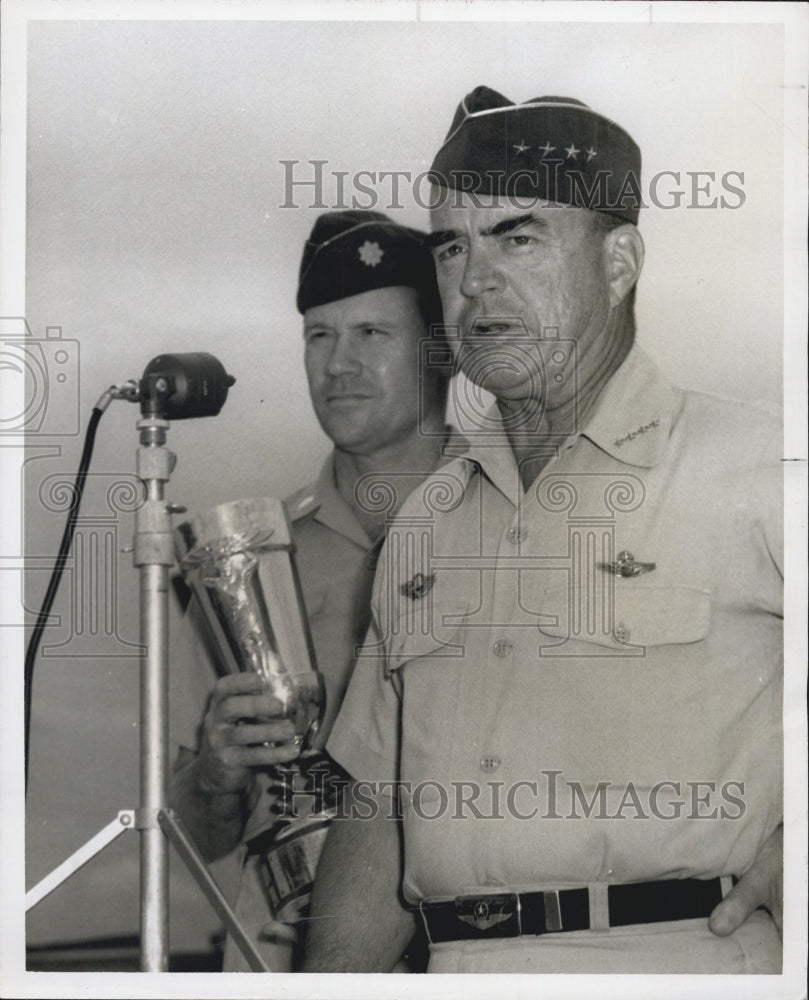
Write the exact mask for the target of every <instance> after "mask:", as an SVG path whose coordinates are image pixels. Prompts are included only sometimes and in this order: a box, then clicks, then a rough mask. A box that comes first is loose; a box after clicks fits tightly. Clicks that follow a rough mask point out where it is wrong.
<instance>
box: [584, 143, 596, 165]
mask: <svg viewBox="0 0 809 1000" xmlns="http://www.w3.org/2000/svg"><path fill="white" fill-rule="evenodd" d="M586 152H587V162H588V163H589V162H590V160H592V159H593V157H594V156H598V153H597V152H596V151H595V150H594V149H593V147H592V146H591V147H590V148H589V149H588V150H587V151H586Z"/></svg>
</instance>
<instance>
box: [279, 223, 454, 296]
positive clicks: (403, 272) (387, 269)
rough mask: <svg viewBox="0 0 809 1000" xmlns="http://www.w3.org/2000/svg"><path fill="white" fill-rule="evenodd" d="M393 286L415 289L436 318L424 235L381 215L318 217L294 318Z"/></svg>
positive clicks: (305, 252)
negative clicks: (297, 312) (314, 309)
mask: <svg viewBox="0 0 809 1000" xmlns="http://www.w3.org/2000/svg"><path fill="white" fill-rule="evenodd" d="M392 285H404V286H408V287H411V288H415V289H416V290H417V291H418V292H419V293H420V294H421V295H422V297H423V298H424V299H425V304H426V305H427V314H428V315H435V316H440V315H441V313H440V311H439V310H440V307H439V305H438V303H439V298H438V287H437V285H436V283H435V268H434V266H433V261H432V256H431V253H430V251H429V249H428V247H427V239H426V234H425V233H422V232H419V230H417V229H410V228H408V227H407V226H401V225H399V224H398V223H396V222H394V221H393V220H392V219H389V218H388V217H387V216H386V215H383V214H382V212H372V211H368V210H359V209H357V210H353V211H352V210H347V211H343V212H324V213H323V215H321V216H319V217H318V219H317V221H316V222H315V225H314V227H313V229H312V232H311V234H310V236H309V239H308V240H307V241H306V246H305V247H304V250H303V258H302V260H301V268H300V276H299V279H298V297H297V306H298V311H299V312H301V313H304V312H306V310H307V309H310V308H311V307H312V306H319V305H323V304H324V303H326V302H335V301H336V300H338V299H345V298H348V297H349V296H351V295H360V294H361V293H362V292H370V291H373V290H374V289H376V288H387V287H389V286H392Z"/></svg>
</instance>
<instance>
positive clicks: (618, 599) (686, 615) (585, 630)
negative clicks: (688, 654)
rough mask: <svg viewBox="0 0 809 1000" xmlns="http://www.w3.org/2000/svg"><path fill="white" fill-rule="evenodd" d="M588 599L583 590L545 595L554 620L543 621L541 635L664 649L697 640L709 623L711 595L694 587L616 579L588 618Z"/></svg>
mask: <svg viewBox="0 0 809 1000" xmlns="http://www.w3.org/2000/svg"><path fill="white" fill-rule="evenodd" d="M591 601H592V593H591V592H590V591H588V589H587V588H586V587H574V588H562V587H560V588H554V589H553V590H550V591H548V593H546V595H545V599H544V601H543V605H544V607H543V612H544V610H545V608H547V609H548V611H549V612H551V614H552V615H554V616H555V617H556V621H555V622H554V623H553V624H546V623H545V622H543V623H542V624H540V626H539V629H540V631H541V632H542V633H543V634H545V635H549V636H552V637H555V638H562V639H576V640H578V641H582V642H593V643H596V644H597V645H601V646H610V647H614V648H619V647H621V646H627V645H631V646H666V645H677V644H681V643H689V642H699V641H700V640H702V639H704V638H705V636H706V635H707V634H708V629H709V627H710V623H711V591H710V590H702V589H700V588H697V587H681V586H649V585H648V584H640V585H639V584H637V583H636V582H635V581H623V580H616V581H615V586H614V589H612V590H611V591H609V592H608V593H607V594H604V593H602V594H600V595H599V607H598V609H597V611H596V612H595V613H594V614H593V615H592V616H591V615H590V614H589V612H590V611H591V610H592V609H591V606H590V604H591ZM610 605H611V606H610ZM548 617H550V615H549V616H548Z"/></svg>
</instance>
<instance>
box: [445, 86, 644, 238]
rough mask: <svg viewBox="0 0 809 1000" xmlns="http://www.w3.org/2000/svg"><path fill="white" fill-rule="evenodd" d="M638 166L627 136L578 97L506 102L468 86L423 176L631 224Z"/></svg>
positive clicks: (636, 206) (636, 199)
mask: <svg viewBox="0 0 809 1000" xmlns="http://www.w3.org/2000/svg"><path fill="white" fill-rule="evenodd" d="M640 168H641V155H640V149H639V148H638V146H637V145H636V143H635V141H634V140H633V139H632V137H631V136H630V135H629V134H628V133H627V132H625V131H624V130H623V129H622V128H621V127H620V125H616V124H615V122H613V121H610V119H609V118H605V117H604V116H603V115H600V114H598V113H597V112H595V111H592V110H591V109H590V108H588V107H587V105H585V104H582V103H581V101H576V100H573V98H570V97H535V98H534V99H533V100H530V101H526V103H525V104H514V103H513V102H512V101H509V100H508V98H506V97H503V95H502V94H498V93H497V91H495V90H491V89H490V88H489V87H476V88H475V89H474V90H473V91H472V92H471V93H470V94H467V95H466V97H465V98H464V99H463V101H461V103H460V104H459V105H458V110H457V111H456V112H455V117H454V118H453V121H452V125H451V126H450V130H449V133H448V134H447V137H446V139H445V140H444V145H443V146H442V147H441V149H439V151H438V153H437V154H436V157H435V159H434V160H433V165H432V167H431V170H430V174H431V180H432V181H433V183H435V184H438V185H439V186H440V187H445V188H453V189H455V190H461V191H469V192H473V193H475V194H486V195H516V196H518V197H525V198H542V199H544V200H546V201H553V202H558V203H559V204H562V205H576V206H577V207H579V208H590V209H593V210H595V211H599V212H610V213H611V214H612V215H616V216H618V217H619V218H621V219H624V220H626V221H627V222H633V223H636V224H637V221H638V211H639V209H640V206H641V203H642V198H641V188H640Z"/></svg>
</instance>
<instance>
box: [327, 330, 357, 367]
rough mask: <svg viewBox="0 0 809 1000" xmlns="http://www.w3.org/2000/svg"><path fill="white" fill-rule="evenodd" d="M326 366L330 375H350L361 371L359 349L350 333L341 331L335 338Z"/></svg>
mask: <svg viewBox="0 0 809 1000" xmlns="http://www.w3.org/2000/svg"><path fill="white" fill-rule="evenodd" d="M326 367H327V371H328V373H329V375H348V374H353V373H356V372H358V371H359V369H360V367H361V361H360V357H359V351H358V349H357V344H356V342H355V339H354V338H353V337H352V336H351V335H350V334H349V333H341V334H338V335H337V336H336V337H335V338H334V341H333V343H332V349H331V353H330V354H329V359H328V362H327V366H326Z"/></svg>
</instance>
